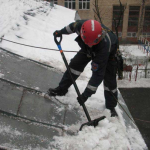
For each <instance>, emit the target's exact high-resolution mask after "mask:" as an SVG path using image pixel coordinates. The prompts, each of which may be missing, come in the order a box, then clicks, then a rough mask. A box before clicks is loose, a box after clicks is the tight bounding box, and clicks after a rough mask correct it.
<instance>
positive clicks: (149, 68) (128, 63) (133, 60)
mask: <svg viewBox="0 0 150 150" xmlns="http://www.w3.org/2000/svg"><path fill="white" fill-rule="evenodd" d="M123 70H124V71H123V78H128V79H129V81H131V80H135V81H136V80H137V79H138V78H150V62H149V57H135V56H131V57H129V58H125V59H124V69H123Z"/></svg>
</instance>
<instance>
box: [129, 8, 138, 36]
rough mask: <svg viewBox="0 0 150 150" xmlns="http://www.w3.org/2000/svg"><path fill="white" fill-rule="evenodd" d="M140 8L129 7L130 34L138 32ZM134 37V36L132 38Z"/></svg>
mask: <svg viewBox="0 0 150 150" xmlns="http://www.w3.org/2000/svg"><path fill="white" fill-rule="evenodd" d="M139 12H140V6H130V7H129V18H128V32H135V33H136V32H137V31H138V23H139V14H140V13H139ZM132 37H134V36H132Z"/></svg>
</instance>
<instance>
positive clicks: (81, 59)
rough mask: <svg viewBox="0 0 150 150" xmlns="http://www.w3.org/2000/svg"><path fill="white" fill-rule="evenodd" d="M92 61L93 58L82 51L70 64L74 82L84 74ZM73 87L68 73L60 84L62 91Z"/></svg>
mask: <svg viewBox="0 0 150 150" xmlns="http://www.w3.org/2000/svg"><path fill="white" fill-rule="evenodd" d="M90 61H91V57H87V55H86V51H85V50H83V49H81V50H80V51H79V52H78V53H77V54H76V55H75V56H74V58H73V59H71V62H70V64H69V67H70V70H71V75H72V77H73V79H74V81H75V80H76V79H77V78H78V77H79V76H80V74H81V73H82V72H83V70H84V68H85V67H86V65H87V64H88V63H89V62H90ZM71 85H72V80H71V78H70V75H69V73H68V71H66V72H65V73H64V75H63V78H62V80H61V81H60V83H59V87H61V89H65V90H66V89H68V88H69V87H70V86H71Z"/></svg>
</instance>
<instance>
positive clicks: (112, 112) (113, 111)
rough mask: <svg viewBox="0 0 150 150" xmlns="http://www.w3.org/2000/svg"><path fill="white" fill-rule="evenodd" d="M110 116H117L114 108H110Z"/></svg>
mask: <svg viewBox="0 0 150 150" xmlns="http://www.w3.org/2000/svg"><path fill="white" fill-rule="evenodd" d="M110 113H111V117H118V114H117V112H116V110H115V108H112V109H110Z"/></svg>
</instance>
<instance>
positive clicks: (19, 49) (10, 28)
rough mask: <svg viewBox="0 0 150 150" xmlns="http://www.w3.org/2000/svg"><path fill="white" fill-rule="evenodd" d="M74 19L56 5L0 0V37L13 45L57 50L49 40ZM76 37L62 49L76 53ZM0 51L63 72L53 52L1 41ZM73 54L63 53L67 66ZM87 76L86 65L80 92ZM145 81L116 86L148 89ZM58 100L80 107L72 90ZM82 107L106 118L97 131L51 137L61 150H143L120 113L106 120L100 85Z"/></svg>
mask: <svg viewBox="0 0 150 150" xmlns="http://www.w3.org/2000/svg"><path fill="white" fill-rule="evenodd" d="M74 17H75V11H74V10H69V9H67V8H64V7H61V6H57V5H56V6H55V8H51V7H50V5H49V3H46V2H44V1H36V0H12V1H10V0H1V1H0V37H1V36H3V35H4V39H7V40H11V41H14V42H19V43H22V44H27V45H32V46H37V47H43V48H51V49H57V46H56V44H55V42H54V40H53V32H54V31H55V30H59V29H61V28H63V27H64V26H66V25H68V24H69V23H71V22H73V21H74ZM76 36H77V35H76V34H71V35H68V36H67V35H66V36H63V40H62V44H61V45H62V48H63V49H64V50H68V51H78V50H79V49H80V48H79V46H78V45H77V43H76V42H75V41H74V39H75V37H76ZM0 47H2V48H5V49H7V50H9V51H12V52H14V53H17V54H19V55H22V56H24V57H27V58H30V59H34V60H36V61H40V62H43V63H47V64H48V65H51V66H53V67H55V68H57V69H58V70H61V71H63V72H64V71H65V70H66V68H65V65H64V63H63V61H62V58H61V55H60V53H59V52H57V51H50V50H44V49H40V48H39V49H36V48H32V47H26V46H21V45H17V44H14V43H10V42H7V41H5V40H3V41H2V42H1V43H0ZM121 48H122V49H123V50H124V51H128V52H129V53H131V51H132V54H133V55H140V56H141V55H144V56H145V55H146V54H143V52H142V51H141V50H139V49H138V46H127V47H126V46H122V47H121ZM75 54H76V53H74V52H72V53H70V52H69V53H65V56H66V58H67V60H68V62H69V61H70V59H71V58H72V57H73V56H74V55H75ZM0 76H1V74H0ZM3 76H5V75H3ZM90 76H91V64H88V66H87V67H86V69H85V71H84V72H83V73H82V75H81V77H80V78H79V80H78V81H77V84H78V86H79V89H80V91H81V92H82V91H84V89H85V87H86V85H87V82H88V79H89V78H90ZM149 81H150V79H146V80H145V79H142V80H140V79H139V80H138V81H137V82H134V81H133V80H132V81H131V82H129V81H128V80H123V81H119V82H118V85H119V87H133V86H135V85H136V86H139V87H143V86H146V87H150V84H149V85H148V82H149ZM144 82H145V83H144ZM143 83H144V84H143ZM149 83H150V82H149ZM59 99H60V100H61V101H63V102H65V103H68V104H70V106H71V107H70V109H71V108H73V107H78V108H79V107H80V106H79V105H78V104H77V102H76V95H75V92H74V88H73V87H71V88H70V89H69V93H68V94H67V95H66V97H59ZM70 99H71V100H70ZM86 105H87V107H88V109H89V112H90V114H91V116H92V118H96V117H99V114H101V115H106V116H107V118H106V119H104V120H103V121H101V122H100V123H99V125H98V127H97V128H93V127H86V128H84V129H83V131H81V132H79V133H77V134H76V135H74V136H70V135H67V134H66V135H64V136H63V137H55V141H54V142H53V144H54V145H57V146H58V147H59V148H60V149H61V150H66V149H69V150H70V149H72V150H85V149H87V150H129V149H130V150H131V149H132V150H144V149H145V148H146V145H145V143H144V141H143V139H142V137H141V135H140V134H139V132H138V130H136V129H135V128H134V129H133V128H132V127H128V128H127V127H126V126H125V123H124V119H123V117H122V111H121V110H120V109H119V107H117V112H118V114H119V118H118V119H117V118H110V112H109V111H108V110H105V100H104V96H103V85H102V84H101V85H100V86H99V88H98V90H97V92H96V94H95V95H93V96H92V97H91V98H89V100H88V101H87V102H86ZM0 128H1V132H2V131H3V130H6V127H5V128H3V126H2V125H1V124H0ZM68 128H74V129H76V128H77V127H76V125H74V127H68Z"/></svg>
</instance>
